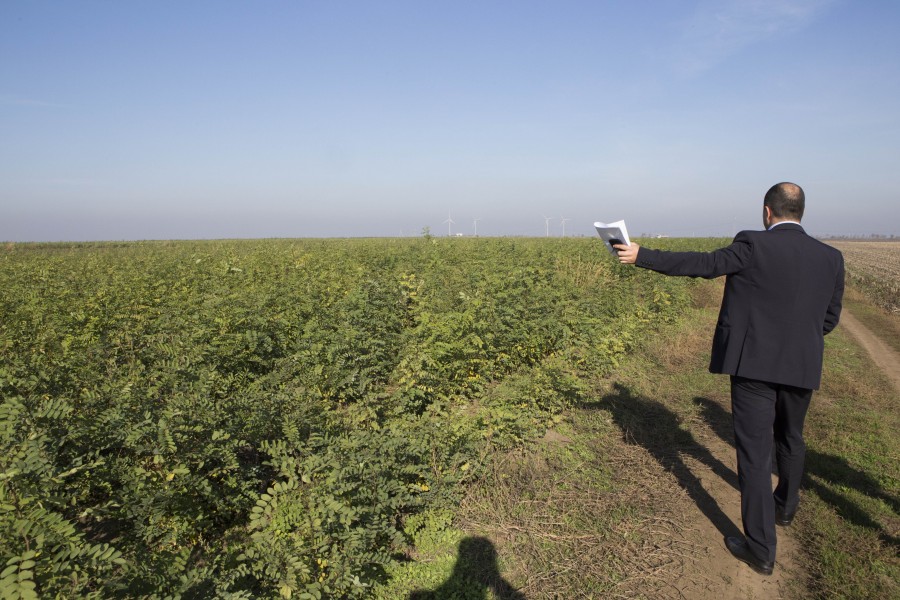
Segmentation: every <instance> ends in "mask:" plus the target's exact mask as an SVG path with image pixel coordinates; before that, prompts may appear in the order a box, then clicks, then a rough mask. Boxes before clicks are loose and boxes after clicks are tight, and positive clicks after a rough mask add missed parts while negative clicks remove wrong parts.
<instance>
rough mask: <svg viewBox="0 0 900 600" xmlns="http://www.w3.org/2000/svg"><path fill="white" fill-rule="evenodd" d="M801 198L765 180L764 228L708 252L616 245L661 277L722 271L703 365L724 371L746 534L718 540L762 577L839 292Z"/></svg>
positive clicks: (795, 472)
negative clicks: (806, 226) (805, 221)
mask: <svg viewBox="0 0 900 600" xmlns="http://www.w3.org/2000/svg"><path fill="white" fill-rule="evenodd" d="M804 204H805V196H804V194H803V190H802V189H801V188H800V186H798V185H796V184H793V183H779V184H777V185H774V186H772V188H771V189H770V190H769V191H768V192H767V193H766V196H765V199H764V201H763V224H764V225H765V227H766V231H742V232H740V233H738V234H737V236H736V237H735V238H734V241H733V242H732V243H731V245H730V246H728V247H726V248H721V249H719V250H716V251H714V252H664V251H661V250H650V249H647V248H641V247H640V246H639V245H638V244H635V243H632V244H631V245H630V246H626V245H621V244H620V245H616V246H615V248H616V250H617V251H618V255H619V262H621V263H623V264H636V265H637V266H639V267H643V268H646V269H652V270H654V271H658V272H660V273H663V274H666V275H683V276H688V277H705V278H708V279H711V278H714V277H719V276H721V275H725V276H726V279H725V294H724V297H723V298H722V306H721V309H720V311H719V320H718V323H717V324H716V331H715V336H714V338H713V345H712V359H711V361H710V365H709V370H710V372H712V373H725V374H728V375H730V376H731V409H732V417H733V420H734V438H735V446H736V448H737V461H738V479H739V482H740V490H741V519H742V520H743V525H744V534H745V539H740V538H734V537H729V538H727V539H726V545H727V546H728V549H729V551H730V552H731V553H732V554H733V555H734V556H735V557H736V558H738V559H739V560H742V561H744V562H746V563H747V564H749V565H750V566H751V567H752V568H753V569H754V570H756V571H757V572H759V573H763V574H765V575H770V574H771V573H772V569H773V568H774V565H775V524H776V523H778V524H779V525H783V526H786V525H789V524H790V522H791V520H792V519H793V518H794V514H795V513H796V511H797V506H798V504H799V502H800V496H799V489H800V479H801V478H802V476H803V462H804V458H805V456H806V445H805V443H804V441H803V421H804V419H805V417H806V411H807V408H808V407H809V402H810V399H811V397H812V392H813V390H815V389H818V388H819V383H820V380H821V376H822V356H823V352H824V345H825V344H824V339H823V337H824V335H825V334H827V333H828V332H830V331H831V330H832V329H834V327H835V326H836V325H837V323H838V319H839V317H840V313H841V297H842V296H843V292H844V259H843V256H842V255H841V253H840V252H839V251H838V250H836V249H835V248H832V247H831V246H828V245H826V244H823V243H821V242H819V241H818V240H816V239H814V238H812V237H810V236H808V235H806V233H805V232H804V231H803V228H802V227H801V226H800V219H801V218H802V217H803V209H804ZM773 436H774V445H775V454H776V461H777V465H778V485H777V486H776V488H775V491H774V493H773V491H772V479H771V470H770V469H771V464H772V457H771V452H772V445H773Z"/></svg>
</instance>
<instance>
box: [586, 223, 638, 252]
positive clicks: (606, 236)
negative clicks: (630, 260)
mask: <svg viewBox="0 0 900 600" xmlns="http://www.w3.org/2000/svg"><path fill="white" fill-rule="evenodd" d="M594 227H595V228H596V229H597V233H598V234H599V235H600V239H602V240H603V243H604V244H606V248H607V250H609V251H610V253H612V255H613V256H618V255H619V253H618V252H617V251H616V249H615V248H613V247H612V245H613V244H627V245H628V246H630V245H631V240H629V239H628V228H627V227H625V221H616V222H615V223H601V222H600V221H597V222H596V223H594Z"/></svg>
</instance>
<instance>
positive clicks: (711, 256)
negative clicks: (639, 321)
mask: <svg viewBox="0 0 900 600" xmlns="http://www.w3.org/2000/svg"><path fill="white" fill-rule="evenodd" d="M752 255H753V240H752V239H751V237H750V235H749V234H748V233H747V232H746V231H742V232H740V233H738V234H737V236H735V238H734V241H733V242H731V245H729V246H726V247H725V248H720V249H718V250H716V251H714V252H667V251H665V250H650V249H649V248H644V247H643V246H641V247H640V249H639V250H638V255H637V261H636V263H635V264H636V265H637V266H639V267H643V268H645V269H650V270H653V271H657V272H659V273H663V274H664V275H681V276H684V277H704V278H706V279H714V278H716V277H721V276H722V275H730V274H731V273H737V272H738V271H740V270H741V269H744V268H746V266H747V265H748V264H750V257H751V256H752Z"/></svg>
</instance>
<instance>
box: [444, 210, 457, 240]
mask: <svg viewBox="0 0 900 600" xmlns="http://www.w3.org/2000/svg"><path fill="white" fill-rule="evenodd" d="M444 223H446V224H447V237H450V236H452V235H453V232H452V231H451V230H450V228H451V227H452V226H454V225H456V221H454V220H453V219H452V218H451V217H450V211H449V210H448V211H447V220H446V221H444Z"/></svg>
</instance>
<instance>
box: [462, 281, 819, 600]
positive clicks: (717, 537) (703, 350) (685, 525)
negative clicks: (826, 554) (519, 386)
mask: <svg viewBox="0 0 900 600" xmlns="http://www.w3.org/2000/svg"><path fill="white" fill-rule="evenodd" d="M720 295H721V288H720V287H716V286H715V284H711V285H704V286H700V287H698V297H697V298H696V300H697V302H698V304H699V305H700V306H701V308H699V309H697V310H694V311H692V313H691V314H690V315H686V318H685V319H684V321H683V324H682V325H681V326H679V327H673V328H672V329H671V330H670V331H667V332H662V333H661V334H660V335H659V336H658V337H657V339H655V340H653V341H650V342H649V343H648V344H647V345H646V347H645V348H644V349H643V350H642V351H641V352H640V353H638V354H635V355H633V356H630V357H629V358H628V359H627V360H626V361H623V364H622V368H621V369H620V371H619V373H618V374H617V375H616V376H615V377H614V378H613V379H609V380H605V381H598V382H596V387H595V389H594V391H593V394H592V397H591V398H587V399H586V400H585V401H584V402H583V403H582V405H581V406H580V407H579V408H577V409H576V410H574V411H572V413H571V415H570V419H568V420H567V421H565V422H563V423H561V424H559V426H558V427H557V428H555V429H554V430H552V431H551V432H549V433H548V435H547V436H546V437H545V438H544V440H543V441H542V443H541V444H538V445H537V447H536V448H535V449H534V450H532V451H529V452H527V453H518V454H516V455H511V456H510V457H508V458H507V459H505V460H501V461H498V466H497V468H496V472H495V473H493V475H492V476H491V477H489V478H488V480H487V481H486V482H485V483H484V485H483V486H480V487H479V488H477V489H476V490H475V491H474V493H473V494H472V495H471V496H470V497H469V498H468V500H467V502H466V503H465V505H464V506H463V511H462V512H463V522H464V525H465V526H466V528H467V529H469V530H470V531H472V532H477V533H478V534H479V535H484V536H486V537H489V538H490V539H492V540H493V542H494V543H495V544H496V546H497V549H498V553H499V556H501V557H502V558H503V562H504V576H505V577H507V578H508V579H509V580H510V581H512V582H514V584H515V585H516V587H517V588H518V589H519V591H520V592H521V593H522V594H524V596H525V597H526V598H528V599H529V600H536V599H539V598H572V599H576V598H584V599H600V598H635V597H637V598H689V599H692V600H695V599H696V600H707V599H709V600H726V599H730V598H741V599H745V598H769V599H777V598H789V597H795V596H802V592H799V593H794V592H795V591H797V590H802V589H803V586H804V582H805V581H806V575H805V573H804V572H803V571H802V567H800V566H799V561H798V560H795V559H796V558H797V556H798V549H797V544H796V543H795V542H794V540H793V539H792V537H791V533H790V530H785V529H781V528H779V530H778V536H779V537H778V544H779V547H778V548H779V549H778V558H777V566H776V570H775V573H774V575H773V576H771V577H764V576H761V575H758V574H756V573H755V572H753V571H752V570H751V569H750V568H749V567H748V566H746V565H744V564H743V563H741V562H739V561H737V560H736V559H734V558H733V557H732V556H731V555H730V553H729V552H728V550H727V549H726V547H725V544H724V538H725V536H727V535H739V534H740V532H741V519H740V495H739V492H738V491H737V475H736V473H737V467H736V459H735V452H734V448H733V446H732V444H733V442H732V426H731V415H730V400H729V391H728V378H727V377H721V376H713V375H710V374H709V373H708V372H707V370H706V367H707V362H708V356H709V355H708V352H709V343H710V336H711V334H712V331H713V327H714V324H715V307H716V306H718V298H719V297H720Z"/></svg>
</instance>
